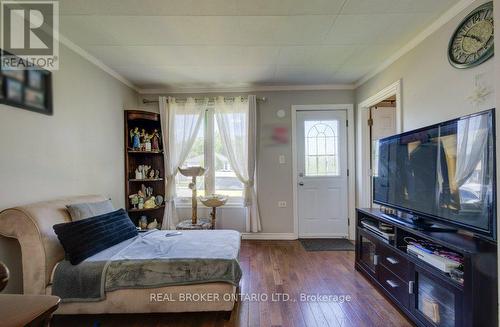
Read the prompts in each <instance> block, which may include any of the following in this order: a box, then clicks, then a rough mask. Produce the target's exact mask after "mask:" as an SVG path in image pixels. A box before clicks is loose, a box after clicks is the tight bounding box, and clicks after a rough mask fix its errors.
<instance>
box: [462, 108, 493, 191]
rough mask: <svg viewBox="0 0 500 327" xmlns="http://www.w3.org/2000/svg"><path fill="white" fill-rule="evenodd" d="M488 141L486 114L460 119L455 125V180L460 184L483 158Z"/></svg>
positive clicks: (463, 182) (469, 175)
mask: <svg viewBox="0 0 500 327" xmlns="http://www.w3.org/2000/svg"><path fill="white" fill-rule="evenodd" d="M487 141H488V115H480V116H476V117H472V118H470V119H465V120H460V121H459V122H458V126H457V172H456V173H455V180H456V183H457V185H458V187H460V186H462V185H464V184H465V182H467V180H468V179H469V178H470V177H471V175H472V174H473V173H474V171H475V169H476V167H477V165H478V164H479V162H480V161H481V160H482V159H483V157H484V156H483V154H484V151H485V147H486V143H487Z"/></svg>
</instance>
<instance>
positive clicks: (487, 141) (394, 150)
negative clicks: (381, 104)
mask: <svg viewBox="0 0 500 327" xmlns="http://www.w3.org/2000/svg"><path fill="white" fill-rule="evenodd" d="M377 143H378V144H377V145H375V148H374V149H375V152H374V153H375V158H376V160H375V162H374V166H375V167H373V168H374V169H373V171H374V176H373V198H374V202H375V203H376V204H380V205H383V206H387V207H390V208H394V209H397V210H400V211H402V212H406V213H409V214H410V215H412V216H413V217H416V218H419V219H425V220H429V221H434V222H437V223H439V224H443V225H447V226H450V227H453V228H459V229H464V230H468V231H470V232H473V233H474V234H476V235H478V236H482V237H484V238H488V239H496V172H495V171H496V160H495V152H496V151H495V110H494V109H491V110H487V111H483V112H480V113H476V114H472V115H468V116H464V117H460V118H458V119H454V120H450V121H446V122H443V123H439V124H435V125H432V126H428V127H424V128H420V129H417V130H414V131H409V132H405V133H402V134H398V135H394V136H390V137H387V138H383V139H380V140H379V141H378V142H377Z"/></svg>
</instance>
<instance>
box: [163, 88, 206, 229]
mask: <svg viewBox="0 0 500 327" xmlns="http://www.w3.org/2000/svg"><path fill="white" fill-rule="evenodd" d="M159 106H160V116H161V128H162V132H163V133H162V134H163V144H164V158H165V160H164V161H165V180H166V182H165V214H164V216H163V223H162V226H161V228H162V229H173V228H174V227H175V224H176V223H177V212H176V208H175V176H176V175H177V172H178V169H179V166H180V165H182V163H183V162H184V161H185V160H186V158H187V156H188V154H189V151H190V150H191V148H192V147H193V143H194V141H195V139H196V135H197V134H198V129H199V128H200V126H201V122H202V121H203V116H204V113H205V111H206V109H207V106H208V98H205V99H202V100H198V99H194V98H187V99H186V100H182V101H181V100H176V99H175V98H173V97H168V99H167V98H166V97H160V98H159Z"/></svg>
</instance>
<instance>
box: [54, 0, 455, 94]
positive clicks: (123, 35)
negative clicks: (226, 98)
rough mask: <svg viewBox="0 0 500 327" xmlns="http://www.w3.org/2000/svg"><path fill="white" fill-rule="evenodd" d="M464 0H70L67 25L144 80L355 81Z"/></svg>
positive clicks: (104, 57) (219, 83)
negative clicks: (459, 1) (459, 0)
mask: <svg viewBox="0 0 500 327" xmlns="http://www.w3.org/2000/svg"><path fill="white" fill-rule="evenodd" d="M457 2H458V0H247V1H244V0H62V1H60V10H61V18H60V21H61V23H60V32H61V34H63V35H64V36H66V37H67V38H69V39H70V40H71V41H73V42H74V43H76V44H77V45H79V46H80V47H82V48H83V49H85V50H87V51H88V52H89V53H91V54H92V55H94V56H95V57H97V58H98V59H100V60H101V61H103V62H104V63H105V64H106V65H108V66H109V67H111V68H112V69H114V70H115V71H117V72H118V73H119V74H121V75H123V76H124V77H125V78H127V79H128V80H130V81H131V82H132V83H134V84H135V85H136V86H137V87H139V88H142V89H148V88H149V89H151V88H154V89H157V88H166V89H168V88H207V87H214V88H215V87H245V86H251V85H258V86H265V85H314V84H350V83H354V82H356V81H357V80H359V79H360V78H361V77H362V76H364V75H365V74H367V73H369V72H370V71H372V70H373V69H375V68H376V67H377V66H379V65H380V64H381V63H382V62H383V61H384V60H385V59H387V58H388V57H389V56H390V55H391V54H393V53H394V52H395V51H397V50H398V49H400V48H401V47H402V46H404V45H405V44H406V43H407V42H408V41H410V40H411V39H412V38H413V37H414V36H415V35H417V34H418V33H419V32H421V31H422V30H423V29H424V28H425V27H426V26H428V25H429V24H430V23H432V22H433V21H435V20H436V19H437V18H438V17H439V16H440V15H441V14H443V13H444V12H445V11H446V10H447V9H449V8H450V7H451V6H452V5H454V4H455V3H457Z"/></svg>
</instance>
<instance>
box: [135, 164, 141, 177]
mask: <svg viewBox="0 0 500 327" xmlns="http://www.w3.org/2000/svg"><path fill="white" fill-rule="evenodd" d="M135 179H142V170H141V166H139V167H137V168H136V169H135Z"/></svg>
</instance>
